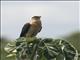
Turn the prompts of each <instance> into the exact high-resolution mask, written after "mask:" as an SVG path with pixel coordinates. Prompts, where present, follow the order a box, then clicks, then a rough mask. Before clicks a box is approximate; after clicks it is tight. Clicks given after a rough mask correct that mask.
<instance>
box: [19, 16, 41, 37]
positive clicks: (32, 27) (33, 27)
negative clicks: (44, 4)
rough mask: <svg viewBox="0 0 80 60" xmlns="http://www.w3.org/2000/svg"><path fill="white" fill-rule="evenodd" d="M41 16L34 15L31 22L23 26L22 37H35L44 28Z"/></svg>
mask: <svg viewBox="0 0 80 60" xmlns="http://www.w3.org/2000/svg"><path fill="white" fill-rule="evenodd" d="M40 18H41V16H32V17H31V21H30V22H29V23H25V24H24V26H23V27H22V31H21V33H20V37H35V36H36V35H37V34H38V33H39V32H40V31H41V29H42V23H41V19H40Z"/></svg>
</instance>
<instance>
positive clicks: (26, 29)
mask: <svg viewBox="0 0 80 60" xmlns="http://www.w3.org/2000/svg"><path fill="white" fill-rule="evenodd" d="M29 28H30V23H26V24H25V25H24V26H23V28H22V31H21V34H20V37H25V36H26V34H27V32H28V30H29Z"/></svg>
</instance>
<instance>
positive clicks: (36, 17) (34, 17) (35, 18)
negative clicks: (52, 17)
mask: <svg viewBox="0 0 80 60" xmlns="http://www.w3.org/2000/svg"><path fill="white" fill-rule="evenodd" d="M40 18H41V16H33V17H32V20H40Z"/></svg>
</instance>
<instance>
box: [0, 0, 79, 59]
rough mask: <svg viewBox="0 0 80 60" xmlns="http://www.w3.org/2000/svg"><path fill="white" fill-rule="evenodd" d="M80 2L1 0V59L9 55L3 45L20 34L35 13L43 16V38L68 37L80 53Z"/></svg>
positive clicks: (41, 35) (39, 35)
mask: <svg viewBox="0 0 80 60" xmlns="http://www.w3.org/2000/svg"><path fill="white" fill-rule="evenodd" d="M79 7H80V4H79V2H78V1H1V39H2V41H1V52H0V53H2V54H1V56H0V57H1V60H5V59H6V60H9V59H10V60H14V58H15V57H12V58H6V57H5V56H6V54H7V53H5V52H4V49H3V48H4V47H5V45H6V44H7V43H8V42H12V41H14V40H15V39H17V38H18V37H19V35H20V32H21V29H22V27H23V25H24V24H25V23H26V22H29V21H30V19H31V17H32V16H42V17H41V21H42V26H43V28H42V31H41V32H40V33H39V34H38V35H37V37H41V38H53V39H65V40H67V41H69V42H70V43H71V44H73V45H74V46H75V48H76V49H77V50H78V52H79V53H80V23H79V22H80V19H79V18H80V17H79V14H80V12H79V10H80V8H79Z"/></svg>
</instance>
